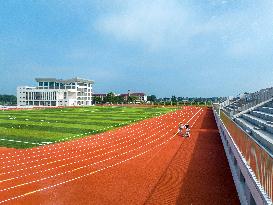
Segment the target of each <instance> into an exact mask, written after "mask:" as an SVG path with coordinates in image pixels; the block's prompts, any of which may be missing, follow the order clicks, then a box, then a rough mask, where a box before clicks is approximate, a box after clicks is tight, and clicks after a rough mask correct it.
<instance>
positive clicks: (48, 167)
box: [0, 107, 239, 205]
mask: <svg viewBox="0 0 273 205" xmlns="http://www.w3.org/2000/svg"><path fill="white" fill-rule="evenodd" d="M189 120H190V125H192V126H193V128H192V134H191V137H190V138H182V137H180V136H178V135H175V133H176V132H177V126H178V123H179V122H181V121H182V122H184V123H185V122H188V121H189ZM195 122H196V124H195ZM0 160H1V164H2V167H1V168H0V204H66V205H67V204H73V205H74V204H144V203H146V204H176V203H177V204H191V203H192V204H206V203H208V204H213V203H215V204H239V201H238V198H237V195H236V190H235V186H234V184H233V181H232V178H231V173H230V171H229V168H228V164H227V160H226V158H225V155H224V150H223V147H222V145H221V142H220V137H219V134H218V131H217V130H216V125H215V122H214V119H213V115H212V111H211V110H208V109H205V108H202V109H201V108H197V107H187V108H185V109H183V110H180V111H177V112H175V113H168V114H165V115H162V116H160V117H157V118H152V119H148V120H144V121H142V122H139V123H135V124H132V125H129V126H126V127H123V128H120V129H117V130H113V131H110V132H107V133H103V134H99V135H96V136H91V137H87V138H83V139H79V140H74V141H70V142H65V143H59V144H54V145H49V146H44V147H38V148H31V149H27V150H20V151H11V152H8V153H7V152H5V153H2V154H1V153H0Z"/></svg>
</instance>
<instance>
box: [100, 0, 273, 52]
mask: <svg viewBox="0 0 273 205" xmlns="http://www.w3.org/2000/svg"><path fill="white" fill-rule="evenodd" d="M126 2H127V3H126V4H124V3H122V2H119V7H118V9H117V10H115V11H113V13H111V14H108V15H107V14H106V15H104V16H101V18H99V19H98V21H97V24H96V26H97V28H98V29H99V31H101V32H103V33H105V34H107V35H110V36H113V37H114V38H115V39H117V40H119V41H125V42H131V43H137V44H140V45H144V46H145V48H148V49H153V50H154V49H166V47H167V48H170V47H171V48H172V47H173V46H174V47H176V46H177V47H181V45H184V44H187V43H190V42H191V41H190V40H191V39H193V38H194V37H195V36H196V35H198V36H199V37H200V36H205V38H204V39H207V40H211V39H216V40H218V41H217V42H218V43H220V44H222V45H221V46H219V47H221V48H224V49H225V51H221V52H225V53H226V54H227V55H230V56H234V57H241V56H246V55H249V54H256V53H257V51H260V50H262V49H263V48H264V47H268V46H269V45H271V44H272V33H273V26H272V25H273V24H272V22H271V19H273V11H272V9H271V8H272V6H273V5H272V4H273V3H272V1H269V0H264V1H261V2H259V5H256V4H255V3H253V2H252V3H251V1H248V2H247V1H246V2H244V5H243V6H242V5H240V6H239V2H235V1H234V2H232V5H229V3H228V2H227V1H224V2H225V3H224V4H225V6H230V7H232V6H233V7H235V8H232V9H227V10H223V11H221V12H213V11H206V10H205V9H204V10H205V11H203V13H198V12H199V11H200V10H199V9H197V8H198V6H200V5H196V4H195V5H194V4H192V5H190V4H182V3H181V2H182V1H180V2H179V1H176V0H154V1H139V0H138V1H135V0H132V1H126ZM222 3H223V2H222ZM222 3H221V4H222ZM236 3H238V5H237V8H236ZM234 5H235V6H234ZM215 6H221V5H220V4H219V5H214V7H215ZM209 16H210V17H211V18H208V17H209ZM208 45H209V44H208ZM208 49H209V48H208Z"/></svg>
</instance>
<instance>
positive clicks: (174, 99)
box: [171, 95, 177, 103]
mask: <svg viewBox="0 0 273 205" xmlns="http://www.w3.org/2000/svg"><path fill="white" fill-rule="evenodd" d="M171 101H172V102H173V103H176V102H177V99H176V97H175V95H173V96H172V98H171Z"/></svg>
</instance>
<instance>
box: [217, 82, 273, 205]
mask: <svg viewBox="0 0 273 205" xmlns="http://www.w3.org/2000/svg"><path fill="white" fill-rule="evenodd" d="M217 106H218V107H217ZM214 108H215V109H214V111H215V118H216V121H217V125H218V128H219V131H220V134H221V138H222V142H223V145H224V147H225V151H226V155H227V158H228V161H229V165H230V168H231V170H232V175H233V179H234V182H235V185H236V188H237V191H238V194H239V197H240V201H241V203H242V204H272V196H273V191H272V190H273V159H272V158H273V88H272V87H271V88H267V89H262V90H260V91H257V92H254V93H245V94H243V95H241V96H240V97H236V98H234V99H231V100H226V101H225V102H222V103H220V104H219V105H215V106H214Z"/></svg>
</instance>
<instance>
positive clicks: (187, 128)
mask: <svg viewBox="0 0 273 205" xmlns="http://www.w3.org/2000/svg"><path fill="white" fill-rule="evenodd" d="M185 129H186V133H185V135H184V136H185V137H189V136H190V131H191V129H190V125H189V124H186V125H185Z"/></svg>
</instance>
